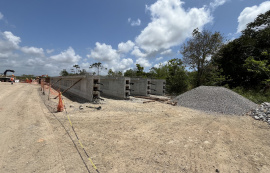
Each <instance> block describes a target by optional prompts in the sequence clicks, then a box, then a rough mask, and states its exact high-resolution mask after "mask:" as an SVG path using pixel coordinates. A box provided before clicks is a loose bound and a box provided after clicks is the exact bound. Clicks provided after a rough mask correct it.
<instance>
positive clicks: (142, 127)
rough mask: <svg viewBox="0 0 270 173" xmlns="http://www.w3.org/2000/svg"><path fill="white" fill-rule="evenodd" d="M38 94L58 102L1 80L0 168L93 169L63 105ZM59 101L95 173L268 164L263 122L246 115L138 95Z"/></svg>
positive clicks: (264, 171)
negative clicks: (127, 98) (57, 109)
mask: <svg viewBox="0 0 270 173" xmlns="http://www.w3.org/2000/svg"><path fill="white" fill-rule="evenodd" d="M44 102H45V103H46V105H48V108H49V109H50V110H54V109H55V107H56V105H57V100H55V99H51V100H50V101H48V96H47V95H45V96H44V95H42V94H41V91H40V88H39V86H38V85H31V84H18V83H16V84H14V85H10V83H0V172H1V173H6V172H18V173H29V172H51V173H57V172H68V173H73V172H74V173H80V172H88V170H87V168H88V169H89V171H90V172H96V171H95V169H94V168H93V167H92V164H91V163H90V161H89V160H87V157H86V155H85V153H84V151H83V150H82V148H81V147H80V144H79V142H78V141H77V140H76V136H75V135H74V133H73V131H72V129H71V127H70V125H69V121H68V119H67V115H66V113H65V112H61V113H55V116H54V115H53V114H51V113H50V111H49V109H47V107H46V106H45V104H44ZM64 103H65V105H66V108H67V109H66V110H67V114H68V115H69V116H70V119H71V121H72V123H73V127H74V129H75V131H76V132H77V134H78V137H79V138H80V140H81V142H82V144H83V145H84V147H85V151H86V152H87V153H88V155H89V156H90V157H91V159H92V160H93V162H94V163H95V165H96V167H97V168H98V170H99V172H100V173H105V172H108V173H127V172H128V173H132V172H144V173H145V172H149V173H151V172H160V173H165V172H167V173H169V172H177V173H178V172H198V173H202V172H205V173H211V172H220V173H229V172H241V173H242V172H243V173H244V172H250V173H256V172H261V173H268V172H270V162H269V160H270V152H269V151H270V136H269V132H270V128H269V125H268V124H267V123H264V122H261V121H255V120H253V119H252V118H251V117H248V116H230V115H213V114H212V115H211V114H206V113H204V112H200V111H196V110H191V109H188V108H184V107H175V106H171V105H167V104H163V103H159V102H150V103H145V104H143V103H142V101H141V100H140V99H134V100H132V101H125V100H112V99H105V101H103V102H101V103H100V104H90V103H78V102H74V101H71V100H68V99H67V98H64ZM79 106H82V107H83V109H82V110H80V109H79ZM86 106H93V107H98V106H101V107H102V108H101V110H96V109H93V108H87V107H86ZM62 125H64V127H65V128H66V130H65V129H64V127H63V126H62ZM67 132H68V133H67ZM68 134H70V137H71V138H72V139H73V140H74V142H75V144H76V146H77V148H78V150H77V149H76V148H75V146H74V144H73V142H72V140H71V138H70V137H69V135H68ZM78 151H79V153H80V154H81V156H80V155H79V153H78ZM83 160H84V161H85V164H86V165H85V164H84V162H83ZM86 167H87V168H86Z"/></svg>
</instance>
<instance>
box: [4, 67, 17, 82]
mask: <svg viewBox="0 0 270 173" xmlns="http://www.w3.org/2000/svg"><path fill="white" fill-rule="evenodd" d="M7 72H12V73H15V71H14V70H9V69H8V70H6V71H5V72H4V73H3V74H2V75H1V76H0V81H1V82H11V80H10V78H11V77H12V76H7Z"/></svg>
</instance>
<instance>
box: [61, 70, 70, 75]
mask: <svg viewBox="0 0 270 173" xmlns="http://www.w3.org/2000/svg"><path fill="white" fill-rule="evenodd" d="M60 75H61V76H68V75H69V73H68V72H67V70H66V69H63V70H62V71H61V72H60Z"/></svg>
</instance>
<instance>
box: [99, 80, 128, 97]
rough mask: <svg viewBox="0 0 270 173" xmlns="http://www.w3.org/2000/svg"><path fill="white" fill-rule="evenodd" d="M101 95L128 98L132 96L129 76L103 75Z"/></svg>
mask: <svg viewBox="0 0 270 173" xmlns="http://www.w3.org/2000/svg"><path fill="white" fill-rule="evenodd" d="M100 82H101V86H100V89H101V91H102V92H101V96H104V97H110V98H117V99H128V98H129V96H130V78H129V77H101V78H100Z"/></svg>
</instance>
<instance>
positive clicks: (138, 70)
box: [136, 64, 145, 77]
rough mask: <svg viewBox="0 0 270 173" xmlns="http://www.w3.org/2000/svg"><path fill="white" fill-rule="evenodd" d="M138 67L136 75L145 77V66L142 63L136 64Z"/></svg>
mask: <svg viewBox="0 0 270 173" xmlns="http://www.w3.org/2000/svg"><path fill="white" fill-rule="evenodd" d="M136 67H137V69H136V76H137V77H143V76H144V75H145V73H144V71H143V70H144V67H142V66H141V65H140V64H136Z"/></svg>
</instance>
